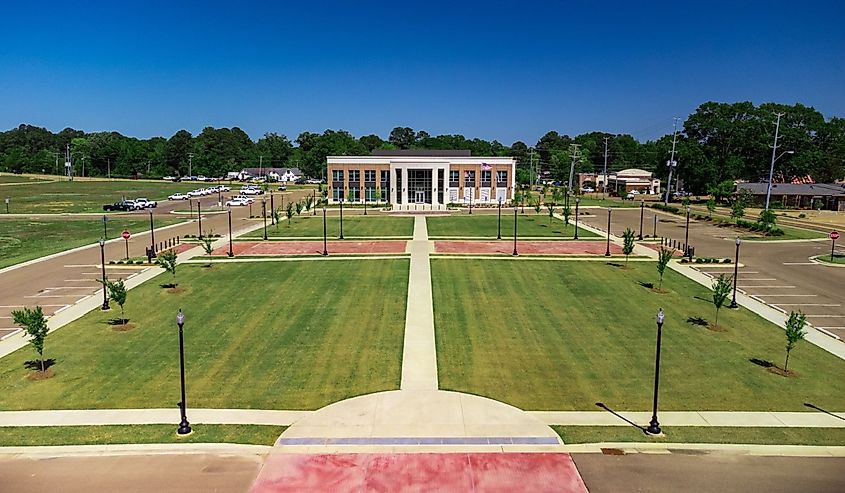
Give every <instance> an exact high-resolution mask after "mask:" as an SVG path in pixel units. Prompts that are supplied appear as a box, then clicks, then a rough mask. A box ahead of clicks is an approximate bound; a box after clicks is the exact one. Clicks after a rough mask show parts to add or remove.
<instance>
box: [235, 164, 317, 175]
mask: <svg viewBox="0 0 845 493" xmlns="http://www.w3.org/2000/svg"><path fill="white" fill-rule="evenodd" d="M287 172H291V173H292V174H294V175H297V176H302V170H300V169H299V168H271V167H268V166H265V167H263V168H244V169H243V170H241V173H249V174H250V175H258V174H260V173H264V174H269V173H275V174H277V175H284V174H285V173H287Z"/></svg>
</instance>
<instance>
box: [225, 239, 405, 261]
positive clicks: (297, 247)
mask: <svg viewBox="0 0 845 493" xmlns="http://www.w3.org/2000/svg"><path fill="white" fill-rule="evenodd" d="M406 243H407V242H406V241H398V240H396V241H389V240H388V241H330V242H328V251H329V255H335V254H356V253H359V254H360V253H375V254H378V253H385V254H390V253H405V245H406ZM232 250H233V251H234V253H235V256H236V257H237V256H239V255H244V256H249V255H318V254H322V253H323V242H322V241H238V242H235V243H234V244H233V245H232ZM228 252H229V245H225V246H223V247H220V248H217V249H216V250H214V251H213V252H211V254H212V255H226V254H227V253H228Z"/></svg>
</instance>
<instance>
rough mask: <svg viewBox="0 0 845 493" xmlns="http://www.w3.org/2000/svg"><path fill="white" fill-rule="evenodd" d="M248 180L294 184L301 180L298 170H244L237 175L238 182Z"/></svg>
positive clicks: (300, 172) (300, 173) (268, 168)
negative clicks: (258, 179) (262, 179)
mask: <svg viewBox="0 0 845 493" xmlns="http://www.w3.org/2000/svg"><path fill="white" fill-rule="evenodd" d="M250 178H267V179H268V180H273V181H283V182H294V181H296V180H298V179H300V178H302V171H301V170H300V169H299V168H270V167H267V168H244V169H242V170H241V172H240V173H239V174H238V179H239V180H248V179H250Z"/></svg>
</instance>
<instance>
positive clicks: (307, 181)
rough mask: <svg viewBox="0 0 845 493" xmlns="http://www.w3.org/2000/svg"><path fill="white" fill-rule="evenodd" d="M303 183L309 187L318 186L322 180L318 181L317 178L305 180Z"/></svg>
mask: <svg viewBox="0 0 845 493" xmlns="http://www.w3.org/2000/svg"><path fill="white" fill-rule="evenodd" d="M305 183H307V184H309V185H319V184H321V183H323V180H318V179H317V178H308V179H307V180H305Z"/></svg>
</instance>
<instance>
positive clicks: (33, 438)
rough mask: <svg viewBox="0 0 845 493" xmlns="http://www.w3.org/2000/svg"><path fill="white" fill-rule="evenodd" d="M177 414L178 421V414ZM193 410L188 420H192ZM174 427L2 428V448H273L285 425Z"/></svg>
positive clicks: (176, 412)
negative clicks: (183, 432) (181, 432)
mask: <svg viewBox="0 0 845 493" xmlns="http://www.w3.org/2000/svg"><path fill="white" fill-rule="evenodd" d="M174 415H175V416H176V417H177V418H178V417H179V411H178V410H175V411H174ZM190 417H191V416H190V409H189V410H188V419H189V420H190ZM177 427H178V419H177V421H175V422H174V424H172V425H116V426H115V425H105V426H9V427H2V426H0V447H31V446H47V445H114V444H126V443H243V444H248V445H273V444H274V443H276V439H277V438H279V435H281V434H282V432H284V431H285V429H287V427H286V426H263V425H206V424H192V425H191V430H192V431H193V433H191V434H190V435H188V436H184V437H180V436H178V435H177V434H176V428H177Z"/></svg>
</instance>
